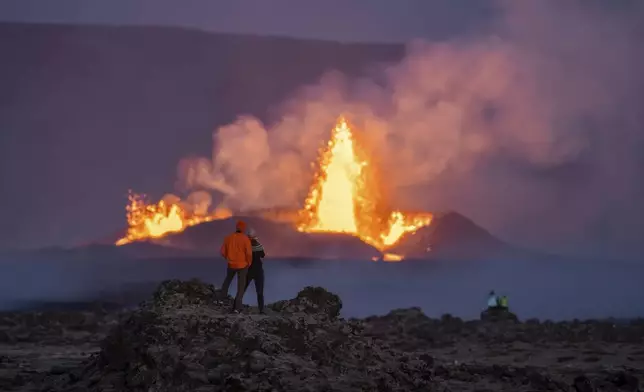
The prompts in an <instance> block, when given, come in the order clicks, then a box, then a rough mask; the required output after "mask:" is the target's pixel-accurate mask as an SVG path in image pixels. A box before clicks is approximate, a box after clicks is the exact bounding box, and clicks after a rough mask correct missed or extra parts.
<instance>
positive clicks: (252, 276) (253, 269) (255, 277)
mask: <svg viewBox="0 0 644 392" xmlns="http://www.w3.org/2000/svg"><path fill="white" fill-rule="evenodd" d="M248 237H249V238H250V245H251V247H252V249H253V261H252V262H251V264H250V268H248V279H247V280H246V289H248V286H249V285H250V282H253V281H254V282H255V291H256V292H257V307H259V312H260V313H264V266H263V265H262V259H263V258H264V257H266V253H265V252H264V246H263V245H262V244H261V242H259V239H258V238H257V234H256V233H255V230H253V229H249V230H248Z"/></svg>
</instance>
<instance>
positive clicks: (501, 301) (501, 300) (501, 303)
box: [499, 295, 509, 310]
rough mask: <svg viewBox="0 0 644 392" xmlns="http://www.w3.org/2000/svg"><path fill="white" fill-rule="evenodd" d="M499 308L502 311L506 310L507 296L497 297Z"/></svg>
mask: <svg viewBox="0 0 644 392" xmlns="http://www.w3.org/2000/svg"><path fill="white" fill-rule="evenodd" d="M499 307H500V308H501V309H503V310H508V308H509V306H508V296H507V295H502V296H501V297H499Z"/></svg>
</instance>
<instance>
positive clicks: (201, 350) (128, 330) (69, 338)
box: [0, 280, 644, 392]
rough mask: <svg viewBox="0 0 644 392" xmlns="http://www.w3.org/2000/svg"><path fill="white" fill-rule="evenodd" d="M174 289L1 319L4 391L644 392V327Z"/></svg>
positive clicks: (167, 285) (317, 291) (188, 286)
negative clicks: (130, 303)
mask: <svg viewBox="0 0 644 392" xmlns="http://www.w3.org/2000/svg"><path fill="white" fill-rule="evenodd" d="M231 304H232V298H231V297H229V296H226V295H222V294H221V293H220V292H219V291H218V290H216V288H215V287H213V286H212V285H208V284H204V283H202V282H200V281H197V280H192V281H177V280H173V281H166V282H164V283H162V284H161V285H160V286H159V287H158V288H157V290H156V291H155V293H154V295H153V297H152V299H151V300H149V301H146V302H144V303H142V304H141V305H140V307H138V308H137V309H134V310H132V311H127V312H123V311H121V312H110V311H107V310H105V309H97V310H95V311H94V312H78V311H77V312H74V311H59V312H43V313H29V312H26V313H25V312H22V313H3V314H0V358H1V361H0V389H1V390H3V391H19V390H20V391H37V390H47V391H81V390H82V391H147V390H155V391H212V390H227V391H228V390H230V391H233V390H235V391H260V390H275V391H353V390H363V391H512V392H522V391H571V392H572V391H576V392H582V391H583V392H586V391H639V390H640V389H639V385H640V384H641V383H642V381H644V380H643V375H644V350H643V349H642V343H643V340H644V321H643V320H635V321H632V322H630V323H628V324H615V323H613V322H611V321H583V322H582V321H577V320H575V321H572V322H558V323H553V322H549V321H546V322H539V321H538V320H528V321H526V322H519V321H518V320H516V318H515V317H512V315H511V313H507V315H508V317H497V318H494V319H490V318H485V319H482V320H476V321H463V320H461V319H459V318H456V317H452V316H450V315H444V316H443V317H442V318H440V319H431V318H428V317H427V316H425V315H424V314H423V313H422V312H421V311H420V310H419V309H418V308H409V309H397V310H394V311H391V312H390V313H389V314H387V315H385V316H378V317H375V316H374V317H368V318H366V319H349V320H346V319H342V318H340V317H339V314H340V310H341V308H342V301H341V300H340V298H339V297H338V296H337V295H334V294H333V293H330V292H328V291H326V290H325V289H323V288H320V287H307V288H305V289H303V290H302V291H300V292H299V293H298V295H297V297H296V298H293V299H290V300H285V301H278V302H276V303H273V304H270V305H269V306H268V310H267V314H265V315H262V314H257V312H256V309H254V308H250V307H246V308H245V309H244V311H243V312H242V314H230V313H229V309H230V306H231Z"/></svg>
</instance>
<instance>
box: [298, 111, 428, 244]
mask: <svg viewBox="0 0 644 392" xmlns="http://www.w3.org/2000/svg"><path fill="white" fill-rule="evenodd" d="M369 161H370V159H369V154H368V153H367V152H366V151H365V150H364V149H363V148H361V146H360V143H358V141H357V140H356V137H355V135H354V133H353V131H352V130H351V128H350V127H349V125H348V123H347V121H346V120H345V119H344V118H340V119H339V120H338V122H337V124H336V126H335V127H334V129H333V131H332V133H331V138H330V140H329V142H328V144H327V146H326V148H325V149H323V150H322V151H321V153H320V159H319V162H318V170H317V173H316V174H315V177H314V179H313V183H312V185H311V188H310V190H309V194H308V197H307V198H306V200H305V202H304V208H303V209H302V211H300V216H299V222H298V224H297V229H298V230H300V231H303V232H335V233H345V234H351V235H355V236H357V237H359V238H360V239H361V240H362V241H364V242H366V243H368V244H370V245H371V246H373V247H375V248H376V249H378V250H380V251H383V250H385V249H387V248H389V247H391V246H393V245H395V244H396V243H397V242H398V240H399V239H400V238H401V237H402V236H403V235H404V234H406V233H413V232H415V231H416V230H418V229H419V228H421V227H423V226H427V225H429V224H430V223H431V221H432V217H433V216H432V214H430V213H420V214H405V213H403V212H402V211H398V210H392V209H391V208H390V207H389V205H388V203H387V200H386V197H385V192H384V189H383V182H382V181H381V180H380V178H379V176H378V171H377V168H376V167H375V165H373V164H370V162H369Z"/></svg>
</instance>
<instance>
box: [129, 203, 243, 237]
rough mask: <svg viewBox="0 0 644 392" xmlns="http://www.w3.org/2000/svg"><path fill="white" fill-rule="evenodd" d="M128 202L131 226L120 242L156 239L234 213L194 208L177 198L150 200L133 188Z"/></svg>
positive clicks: (223, 210) (224, 210)
mask: <svg viewBox="0 0 644 392" xmlns="http://www.w3.org/2000/svg"><path fill="white" fill-rule="evenodd" d="M128 200H129V203H128V205H127V206H126V208H125V209H126V211H127V223H128V229H127V232H126V234H125V236H124V237H123V238H121V239H119V240H118V241H116V245H125V244H129V243H130V242H134V241H140V240H146V239H155V238H161V237H164V236H166V235H167V234H170V233H178V232H180V231H183V230H185V229H186V228H187V227H190V226H194V225H198V224H200V223H204V222H210V221H213V220H216V219H225V218H228V217H230V216H231V215H232V213H231V212H230V211H229V210H227V209H215V211H214V212H213V213H211V214H203V213H198V212H195V211H192V210H191V209H190V208H188V207H187V206H186V205H185V204H182V203H181V202H180V201H179V200H177V201H166V200H163V199H162V200H159V201H158V202H157V203H156V204H155V203H149V202H148V201H147V200H146V198H145V196H144V195H140V194H136V193H132V192H130V194H129V196H128Z"/></svg>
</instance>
